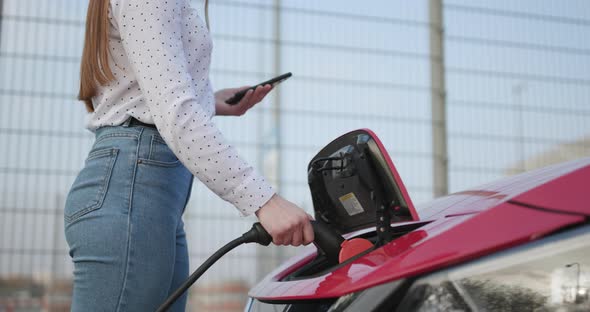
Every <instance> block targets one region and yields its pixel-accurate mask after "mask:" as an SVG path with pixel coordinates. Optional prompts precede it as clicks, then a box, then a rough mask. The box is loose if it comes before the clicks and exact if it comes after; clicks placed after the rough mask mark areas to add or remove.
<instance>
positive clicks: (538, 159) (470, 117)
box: [0, 0, 590, 311]
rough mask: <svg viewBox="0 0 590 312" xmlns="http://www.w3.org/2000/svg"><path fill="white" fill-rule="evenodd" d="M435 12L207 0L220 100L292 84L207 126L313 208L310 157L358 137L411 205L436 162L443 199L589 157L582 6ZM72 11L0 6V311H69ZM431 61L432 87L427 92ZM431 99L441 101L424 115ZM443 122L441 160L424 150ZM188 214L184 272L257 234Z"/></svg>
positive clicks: (206, 282) (225, 273)
mask: <svg viewBox="0 0 590 312" xmlns="http://www.w3.org/2000/svg"><path fill="white" fill-rule="evenodd" d="M191 2H192V5H194V6H195V7H196V8H197V9H198V10H200V9H201V8H202V6H203V3H202V2H201V1H191ZM435 2H436V1H428V0H422V1H386V0H381V1H371V2H359V1H350V0H346V1H335V0H330V1H295V0H284V1H279V0H274V1H271V0H266V1H265V0H258V1H230V0H212V1H211V5H210V16H211V27H212V35H213V40H214V52H213V63H212V77H211V78H212V81H213V84H214V86H215V87H216V88H224V87H234V86H241V85H247V84H254V83H257V82H260V81H263V80H266V79H268V78H271V77H273V76H275V75H277V74H279V73H283V72H287V71H291V72H293V74H294V76H293V78H291V79H290V80H289V81H287V82H286V83H284V84H283V85H281V86H280V87H279V88H277V89H276V90H274V91H273V92H272V93H271V94H270V95H269V97H268V98H267V99H265V100H264V101H263V102H262V103H261V104H259V105H258V106H257V107H256V108H254V109H253V110H252V111H251V112H249V113H248V114H246V115H245V116H244V117H242V118H216V123H217V124H218V126H219V127H221V128H222V131H223V132H224V133H225V134H226V137H227V138H228V139H229V140H230V141H231V142H232V144H234V145H235V146H237V148H238V150H239V151H240V152H241V154H242V155H243V156H244V157H245V158H246V159H247V160H248V161H249V162H250V163H251V164H252V165H253V166H254V167H255V168H257V169H258V170H259V171H261V172H262V173H264V174H265V175H266V176H267V177H268V178H269V180H270V181H272V183H273V184H275V185H276V186H277V188H278V189H279V190H280V193H281V194H282V195H284V196H285V197H286V198H288V199H289V200H291V201H293V202H295V203H296V204H298V205H301V206H302V207H304V208H305V209H306V210H308V211H309V212H311V211H312V205H311V197H310V195H309V191H308V188H307V182H306V175H307V172H306V167H307V163H308V161H309V160H310V159H311V158H312V156H313V155H314V154H315V153H316V152H317V151H319V149H320V148H321V147H323V146H324V145H325V144H327V143H328V142H329V141H331V140H332V139H334V138H336V137H337V136H339V135H341V134H343V133H344V132H347V131H350V130H353V129H357V128H371V129H372V130H374V131H375V132H376V133H377V134H378V135H379V136H380V137H381V139H382V141H383V142H384V144H385V146H386V147H387V148H388V150H389V151H390V153H391V156H392V158H393V160H394V163H395V165H396V166H397V168H398V170H399V172H400V174H401V176H402V178H403V179H404V182H405V184H406V186H407V187H408V189H409V192H410V195H411V197H412V198H413V200H414V202H415V203H420V202H425V201H428V200H430V199H432V198H433V196H434V195H435V194H438V193H437V192H436V191H437V190H435V185H434V183H433V169H434V168H433V167H434V166H435V165H436V164H437V161H442V162H443V163H446V164H447V167H446V168H447V171H446V174H447V176H448V185H446V186H445V188H446V190H448V191H450V192H454V191H460V190H462V189H464V188H466V187H470V186H475V185H477V184H480V183H483V182H486V181H489V180H492V179H495V178H500V177H502V176H506V175H510V174H514V173H519V172H522V171H526V170H531V169H534V168H536V167H539V166H543V165H547V164H550V163H554V162H559V161H564V160H568V159H572V158H578V157H584V156H589V155H590V137H589V135H590V105H588V102H589V100H590V88H589V85H590V41H588V40H586V37H588V34H589V33H590V32H589V30H590V3H588V2H586V1H583V0H579V1H568V2H567V5H566V4H563V3H562V4H560V3H559V2H555V1H533V0H527V1H518V2H514V1H507V0H504V1H483V0H480V1H466V0H465V1H459V0H455V1H450V0H447V1H444V2H443V3H442V16H443V20H442V22H441V23H440V25H438V23H433V21H431V20H430V18H429V16H430V15H429V12H431V11H429V10H431V9H432V7H430V6H431V5H432V4H433V3H435ZM86 6H87V1H78V0H76V1H74V0H0V8H1V11H0V13H1V14H0V144H1V146H2V147H3V148H2V153H0V311H12V310H18V309H19V307H20V309H29V310H37V311H47V310H51V311H59V310H68V307H69V295H70V291H71V278H72V268H73V267H72V264H71V260H70V259H69V256H68V250H67V245H66V244H65V241H64V238H63V215H62V214H63V203H64V198H65V196H66V193H67V191H68V189H69V187H70V185H71V183H72V182H73V179H74V178H75V176H76V174H77V172H78V170H79V169H80V168H81V167H82V164H83V161H84V158H85V156H86V153H87V152H88V150H89V148H90V145H91V144H92V139H93V135H92V133H90V132H89V131H87V130H85V129H84V121H85V111H84V108H83V105H82V104H81V103H79V102H77V101H76V100H75V97H76V92H77V87H78V67H79V60H80V55H81V47H82V40H83V34H84V17H85V13H86V12H85V10H86ZM433 31H435V32H436V31H438V32H439V33H440V34H442V39H443V46H442V49H440V51H438V52H440V54H439V53H438V52H437V53H434V52H433V49H432V46H431V40H430V39H429V38H430V36H431V35H432V32H433ZM443 51H444V53H443ZM433 62H439V63H440V65H441V66H443V67H444V74H443V75H442V78H441V79H443V80H444V81H434V83H433V82H432V81H431V77H432V76H431V70H432V65H433ZM440 82H444V83H442V85H443V86H445V87H444V89H442V90H441V89H439V88H437V87H436V86H438V85H439V83H440ZM435 84H436V85H435ZM437 96H442V98H443V99H444V100H445V102H446V114H444V115H443V116H438V117H436V116H433V111H432V101H433V97H437ZM440 117H442V118H443V119H444V120H446V122H445V123H446V135H444V138H445V141H446V144H445V145H446V150H447V153H446V156H445V155H438V154H437V153H436V152H435V151H434V150H433V127H437V125H439V123H440V122H441V120H440ZM435 129H436V128H435ZM184 218H185V223H186V226H185V228H186V231H187V235H188V241H189V252H190V257H191V259H190V260H191V268H192V269H194V268H196V266H198V264H200V263H202V262H203V261H204V259H205V258H206V257H207V256H208V255H210V254H211V253H212V252H213V251H214V250H216V249H217V248H218V247H220V246H222V245H223V244H224V243H225V242H227V241H229V240H230V239H232V238H233V237H235V236H237V235H239V234H241V233H242V232H244V231H245V230H247V229H248V228H249V226H250V224H251V223H252V222H253V221H254V219H253V218H240V217H238V214H237V212H236V211H235V209H234V208H233V207H231V206H230V205H228V204H227V203H224V202H223V201H221V200H219V199H218V198H216V196H215V195H213V194H212V193H211V192H210V191H209V190H207V189H206V188H205V187H204V186H203V185H201V184H199V183H195V185H194V189H193V191H192V198H191V201H190V202H189V207H188V208H187V210H186V213H185V217H184ZM294 252H295V250H294V248H275V247H272V248H261V247H256V246H243V247H240V248H239V249H237V250H234V251H232V252H231V253H230V254H229V255H228V256H226V257H224V258H223V259H222V260H221V261H220V262H219V263H218V264H217V265H215V266H214V267H213V268H212V269H211V270H210V271H208V272H207V273H206V274H205V276H204V277H203V278H202V279H201V280H200V281H199V283H198V285H196V286H195V287H194V288H193V289H192V290H191V292H192V293H191V298H190V302H189V306H190V307H191V309H194V310H197V309H199V311H202V310H211V311H220V310H222V309H223V310H225V311H234V310H236V311H239V310H241V308H242V304H243V302H244V300H245V296H246V292H247V289H248V288H249V287H250V286H252V284H253V283H255V282H256V281H257V280H258V279H260V278H261V277H262V276H263V275H264V274H266V273H268V271H269V270H271V269H272V268H274V267H275V266H276V265H277V264H278V263H280V262H281V261H283V260H284V259H286V258H287V257H288V256H289V255H291V254H293V253H294Z"/></svg>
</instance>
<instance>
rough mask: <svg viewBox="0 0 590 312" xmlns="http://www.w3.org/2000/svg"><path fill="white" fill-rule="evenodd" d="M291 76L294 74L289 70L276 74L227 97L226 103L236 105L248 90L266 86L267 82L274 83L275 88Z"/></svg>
mask: <svg viewBox="0 0 590 312" xmlns="http://www.w3.org/2000/svg"><path fill="white" fill-rule="evenodd" d="M291 76H293V74H291V73H290V72H289V73H286V74H282V75H280V76H276V77H274V78H272V79H270V80H267V81H265V82H261V83H259V84H257V85H255V86H253V87H250V88H248V89H245V90H242V91H240V92H238V93H236V94H234V96H232V97H231V98H229V99H227V100H226V101H225V103H227V104H229V105H236V104H238V103H239V102H240V101H241V100H242V98H243V97H244V95H246V92H248V90H254V89H256V87H258V86H264V85H267V84H269V85H272V86H273V88H274V86H276V85H278V84H279V83H281V82H283V81H285V80H287V79H288V78H289V77H291Z"/></svg>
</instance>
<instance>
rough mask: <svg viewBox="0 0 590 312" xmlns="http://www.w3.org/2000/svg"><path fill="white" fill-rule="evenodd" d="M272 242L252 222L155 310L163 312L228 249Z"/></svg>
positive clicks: (261, 229)
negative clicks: (240, 234)
mask: <svg viewBox="0 0 590 312" xmlns="http://www.w3.org/2000/svg"><path fill="white" fill-rule="evenodd" d="M271 242H272V237H271V236H270V234H268V232H266V230H265V229H264V228H263V227H262V225H261V224H260V222H256V223H254V225H253V226H252V228H251V229H250V230H249V231H248V232H246V233H244V234H242V236H241V237H238V238H236V239H234V240H233V241H231V242H229V243H227V244H226V245H225V246H223V247H221V248H220V249H219V250H217V251H216V252H215V253H214V254H213V255H211V257H209V258H208V259H207V260H206V261H205V262H203V264H201V266H199V268H198V269H197V270H195V272H193V274H191V276H189V278H188V279H187V280H186V281H185V282H184V283H183V284H182V285H181V286H180V287H179V288H178V289H176V291H174V293H173V294H172V295H170V297H168V299H166V301H165V302H164V303H163V304H162V305H161V306H160V307H159V308H158V310H156V312H164V311H166V310H167V309H168V308H170V306H171V305H172V304H173V303H174V302H175V301H176V300H177V299H178V298H179V297H180V296H182V294H183V293H184V292H185V291H186V290H187V289H188V288H189V287H191V285H192V284H194V283H195V282H196V281H197V280H198V279H199V277H201V275H203V273H205V271H207V270H208V269H209V267H211V266H212V265H213V264H214V263H215V262H217V260H219V258H221V257H223V256H224V255H225V254H226V253H228V252H229V251H230V250H232V249H234V248H236V247H238V246H240V245H242V244H247V243H258V244H260V245H264V246H268V245H270V243H271Z"/></svg>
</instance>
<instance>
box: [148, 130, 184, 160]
mask: <svg viewBox="0 0 590 312" xmlns="http://www.w3.org/2000/svg"><path fill="white" fill-rule="evenodd" d="M141 163H143V164H147V165H154V166H160V167H176V166H178V165H180V160H179V159H178V157H176V155H175V154H174V152H172V150H171V149H170V148H169V147H168V145H167V144H166V142H165V141H164V139H162V137H161V136H160V135H157V134H154V135H152V136H151V140H150V152H149V155H148V158H142V159H141Z"/></svg>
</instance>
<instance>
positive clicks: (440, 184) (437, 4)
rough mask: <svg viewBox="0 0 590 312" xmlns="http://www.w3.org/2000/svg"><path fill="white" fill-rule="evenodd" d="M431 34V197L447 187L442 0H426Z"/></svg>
mask: <svg viewBox="0 0 590 312" xmlns="http://www.w3.org/2000/svg"><path fill="white" fill-rule="evenodd" d="M428 17H429V23H430V27H429V29H430V30H429V34H430V35H429V37H430V86H431V88H432V89H431V110H432V155H433V156H432V158H433V159H432V161H433V165H432V182H433V183H432V186H433V193H434V197H439V196H443V195H446V194H447V193H448V191H449V189H448V180H449V178H448V174H449V169H448V155H447V127H446V89H445V64H444V32H443V31H444V30H443V5H442V0H428Z"/></svg>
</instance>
